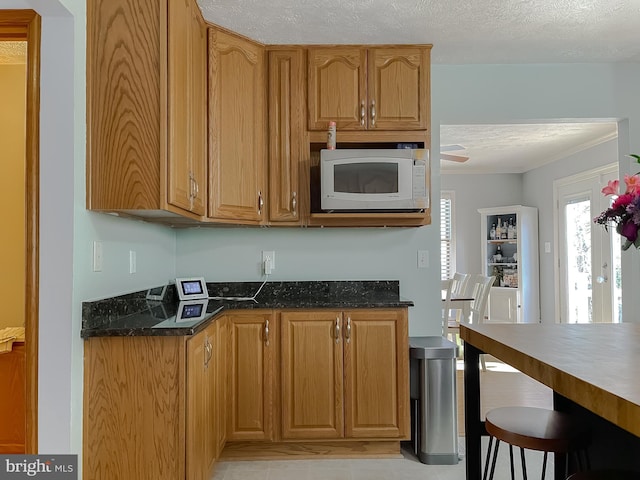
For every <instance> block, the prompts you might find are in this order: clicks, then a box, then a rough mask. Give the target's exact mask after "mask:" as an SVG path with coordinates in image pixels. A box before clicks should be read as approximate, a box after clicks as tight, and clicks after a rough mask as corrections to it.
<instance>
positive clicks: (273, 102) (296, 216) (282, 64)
mask: <svg viewBox="0 0 640 480" xmlns="http://www.w3.org/2000/svg"><path fill="white" fill-rule="evenodd" d="M268 59H269V61H268V65H269V84H268V100H269V102H268V105H269V108H268V109H269V221H270V222H271V223H274V224H278V225H285V224H292V225H298V224H300V223H301V222H302V221H303V219H304V218H305V215H303V212H304V211H305V206H306V207H307V208H306V209H307V210H308V202H306V201H305V200H306V195H304V193H303V191H301V189H300V186H301V185H303V184H304V183H305V182H304V180H303V179H302V178H301V174H302V173H303V171H304V170H303V168H302V166H301V165H302V161H303V158H304V156H305V153H304V152H305V147H306V144H305V138H306V128H305V109H306V96H305V86H306V83H305V74H304V72H305V66H306V63H305V51H304V49H303V48H296V47H270V51H269V53H268Z"/></svg>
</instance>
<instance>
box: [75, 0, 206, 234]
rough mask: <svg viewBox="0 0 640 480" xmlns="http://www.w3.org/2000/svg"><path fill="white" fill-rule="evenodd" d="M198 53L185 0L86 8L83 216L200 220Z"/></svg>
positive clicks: (200, 33)
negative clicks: (86, 212) (89, 213)
mask: <svg viewBox="0 0 640 480" xmlns="http://www.w3.org/2000/svg"><path fill="white" fill-rule="evenodd" d="M206 48H207V37H206V28H205V25H204V21H203V19H202V16H201V14H200V10H199V8H198V5H197V4H196V2H195V0H142V1H140V2H135V4H134V3H132V2H129V1H127V0H88V2H87V102H88V109H87V110H88V111H87V121H88V126H87V130H88V131H87V135H88V141H87V150H88V151H87V156H88V161H87V208H89V209H91V210H100V211H108V212H119V213H123V214H131V215H137V216H142V217H150V218H153V219H154V220H155V221H162V219H163V218H164V219H166V220H165V221H167V222H173V221H174V220H175V221H180V220H181V219H182V220H183V221H184V220H185V219H186V220H190V221H193V220H201V219H202V218H203V216H204V215H206V198H207V156H206V144H207V139H206V105H207V91H206V75H207V70H206V61H207V57H206Z"/></svg>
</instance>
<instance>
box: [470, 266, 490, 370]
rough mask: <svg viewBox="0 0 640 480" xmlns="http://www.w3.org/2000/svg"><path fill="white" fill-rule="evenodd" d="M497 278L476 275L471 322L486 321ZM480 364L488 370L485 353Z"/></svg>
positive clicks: (472, 291)
mask: <svg viewBox="0 0 640 480" xmlns="http://www.w3.org/2000/svg"><path fill="white" fill-rule="evenodd" d="M495 279H496V277H495V276H492V277H485V276H484V275H476V277H475V279H474V282H473V289H472V290H471V296H472V297H473V302H471V318H470V319H469V322H470V323H474V324H477V323H484V319H485V318H484V316H485V313H486V311H487V300H488V298H489V292H490V291H491V286H492V285H493V282H494V281H495ZM480 365H481V366H482V370H483V371H486V370H487V365H486V363H485V360H484V355H480Z"/></svg>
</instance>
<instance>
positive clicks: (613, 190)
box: [602, 180, 620, 195]
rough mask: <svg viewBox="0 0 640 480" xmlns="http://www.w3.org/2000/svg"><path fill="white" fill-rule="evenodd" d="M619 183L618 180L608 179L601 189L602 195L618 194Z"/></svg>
mask: <svg viewBox="0 0 640 480" xmlns="http://www.w3.org/2000/svg"><path fill="white" fill-rule="evenodd" d="M619 184H620V181H619V180H609V182H607V186H606V187H604V188H603V189H602V194H603V195H617V194H618V185H619Z"/></svg>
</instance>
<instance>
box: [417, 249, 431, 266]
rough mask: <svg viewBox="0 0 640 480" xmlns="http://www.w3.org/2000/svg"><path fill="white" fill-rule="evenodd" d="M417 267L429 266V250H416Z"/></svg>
mask: <svg viewBox="0 0 640 480" xmlns="http://www.w3.org/2000/svg"><path fill="white" fill-rule="evenodd" d="M418 268H429V250H418Z"/></svg>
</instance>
